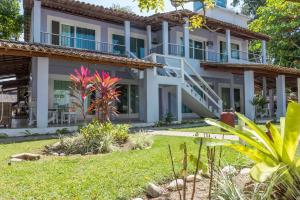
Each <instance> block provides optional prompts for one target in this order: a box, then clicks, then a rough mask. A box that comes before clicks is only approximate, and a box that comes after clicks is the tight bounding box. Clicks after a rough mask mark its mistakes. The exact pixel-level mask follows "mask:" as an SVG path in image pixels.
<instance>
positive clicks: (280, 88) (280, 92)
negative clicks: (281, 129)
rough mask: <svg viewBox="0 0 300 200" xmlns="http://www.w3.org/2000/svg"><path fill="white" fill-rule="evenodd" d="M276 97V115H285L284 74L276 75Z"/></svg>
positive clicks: (278, 117)
mask: <svg viewBox="0 0 300 200" xmlns="http://www.w3.org/2000/svg"><path fill="white" fill-rule="evenodd" d="M276 97H277V112H276V117H277V119H280V117H285V114H286V92H285V76H284V75H278V76H277V78H276Z"/></svg>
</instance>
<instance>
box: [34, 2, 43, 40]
mask: <svg viewBox="0 0 300 200" xmlns="http://www.w3.org/2000/svg"><path fill="white" fill-rule="evenodd" d="M41 8H42V7H41V1H39V0H35V1H34V5H33V16H32V17H33V25H32V26H33V42H41Z"/></svg>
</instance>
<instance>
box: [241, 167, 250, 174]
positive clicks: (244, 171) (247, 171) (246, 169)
mask: <svg viewBox="0 0 300 200" xmlns="http://www.w3.org/2000/svg"><path fill="white" fill-rule="evenodd" d="M250 171H251V169H250V168H243V169H241V171H240V174H241V175H248V174H250Z"/></svg>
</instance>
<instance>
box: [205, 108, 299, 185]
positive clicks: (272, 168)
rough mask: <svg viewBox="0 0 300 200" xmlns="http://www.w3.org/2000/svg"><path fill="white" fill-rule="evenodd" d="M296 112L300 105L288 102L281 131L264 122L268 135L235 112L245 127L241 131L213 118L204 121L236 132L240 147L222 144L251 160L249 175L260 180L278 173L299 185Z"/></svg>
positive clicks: (289, 181) (293, 183)
mask: <svg viewBox="0 0 300 200" xmlns="http://www.w3.org/2000/svg"><path fill="white" fill-rule="evenodd" d="M299 113H300V104H297V103H294V102H292V103H290V104H289V105H288V108H287V115H286V120H285V126H284V129H283V130H282V131H281V132H282V134H281V133H280V131H279V130H278V129H277V128H276V127H275V126H274V125H273V124H272V123H267V125H266V126H267V128H268V129H269V133H270V134H271V137H269V136H268V134H266V133H265V132H264V131H263V130H262V129H260V128H259V127H258V126H257V125H256V124H255V123H253V122H252V121H251V120H249V119H248V118H246V117H245V116H243V115H241V114H239V113H236V115H237V116H238V118H239V119H240V120H242V121H244V122H245V123H246V124H247V126H248V128H247V129H245V130H239V129H236V128H233V127H230V126H228V125H226V124H224V123H222V122H218V121H216V120H213V119H206V122H207V123H208V124H211V125H214V126H217V127H220V128H222V129H225V130H227V131H229V132H230V133H232V134H234V135H237V136H238V137H239V138H240V139H241V140H243V141H244V142H245V143H246V144H247V145H246V146H244V145H241V144H237V143H230V142H225V143H224V144H223V145H225V146H228V147H230V148H232V149H234V150H236V151H239V152H240V153H242V154H244V155H246V156H248V157H249V158H250V159H251V160H253V161H254V162H255V165H254V166H253V168H252V169H251V177H252V178H253V179H254V180H256V181H258V182H264V181H266V180H268V179H270V178H271V177H272V176H273V175H274V174H276V173H279V174H281V175H282V179H281V180H284V182H286V183H287V184H290V185H299V184H298V183H299V179H298V178H299V176H298V174H299V172H300V171H299V170H300V157H299V156H297V155H296V150H297V148H298V141H299V136H300V123H299V121H300V115H299ZM296 177H298V178H296Z"/></svg>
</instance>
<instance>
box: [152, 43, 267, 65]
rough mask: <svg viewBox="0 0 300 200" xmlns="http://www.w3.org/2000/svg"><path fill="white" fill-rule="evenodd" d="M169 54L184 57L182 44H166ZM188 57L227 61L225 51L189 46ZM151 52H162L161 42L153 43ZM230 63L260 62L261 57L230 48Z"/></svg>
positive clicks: (203, 60) (208, 60)
mask: <svg viewBox="0 0 300 200" xmlns="http://www.w3.org/2000/svg"><path fill="white" fill-rule="evenodd" d="M168 51H169V55H172V56H179V57H184V46H183V45H178V44H171V43H169V45H168ZM189 51H190V52H189V53H190V58H191V59H196V60H200V61H201V62H218V63H228V55H227V53H226V52H224V53H220V52H217V51H213V50H206V49H201V48H194V47H190V48H189ZM150 52H151V53H157V54H163V44H158V45H155V46H154V47H153V48H152V49H151V50H150ZM230 62H231V63H242V64H246V63H262V57H261V55H260V54H255V53H250V52H243V51H237V50H231V59H230Z"/></svg>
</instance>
